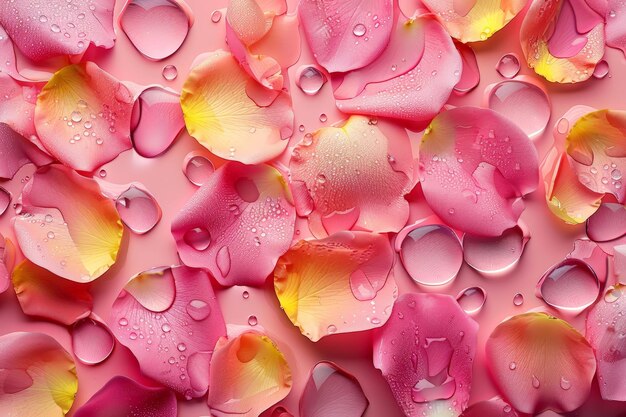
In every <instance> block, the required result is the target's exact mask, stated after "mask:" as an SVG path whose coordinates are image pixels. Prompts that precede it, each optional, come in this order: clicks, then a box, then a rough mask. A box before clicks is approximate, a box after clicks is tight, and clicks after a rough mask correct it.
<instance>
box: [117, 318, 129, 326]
mask: <svg viewBox="0 0 626 417" xmlns="http://www.w3.org/2000/svg"><path fill="white" fill-rule="evenodd" d="M118 324H119V325H120V326H122V327H125V326H128V320H126V319H125V318H124V317H122V318H121V319H119V321H118Z"/></svg>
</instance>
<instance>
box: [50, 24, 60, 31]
mask: <svg viewBox="0 0 626 417" xmlns="http://www.w3.org/2000/svg"><path fill="white" fill-rule="evenodd" d="M50 30H51V31H52V32H54V33H59V32H61V28H60V27H59V25H57V24H56V23H55V24H52V25H50Z"/></svg>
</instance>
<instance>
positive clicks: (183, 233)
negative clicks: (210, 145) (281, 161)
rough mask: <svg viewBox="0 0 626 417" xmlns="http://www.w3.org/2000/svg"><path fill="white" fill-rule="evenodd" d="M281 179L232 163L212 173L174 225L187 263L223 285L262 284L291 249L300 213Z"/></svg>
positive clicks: (262, 168)
mask: <svg viewBox="0 0 626 417" xmlns="http://www.w3.org/2000/svg"><path fill="white" fill-rule="evenodd" d="M290 200H291V197H290V195H289V191H288V190H287V188H286V184H285V182H284V179H283V177H282V175H281V174H280V173H279V172H278V171H277V170H276V169H274V168H272V167H270V166H268V165H256V166H252V165H243V164H240V163H238V162H231V163H227V164H226V165H223V166H222V167H221V168H220V169H218V170H217V171H215V173H214V174H213V175H211V176H210V177H209V178H208V179H207V181H206V182H205V183H204V185H203V186H202V187H201V188H200V189H199V190H198V191H197V192H196V194H194V196H193V197H192V198H191V199H190V200H189V201H188V202H187V204H186V205H185V206H184V207H183V209H182V210H181V211H180V212H179V213H178V215H177V216H176V217H175V218H174V220H173V222H172V234H173V235H174V238H175V239H176V245H177V248H178V253H179V255H180V258H181V260H182V261H183V263H185V264H186V265H189V266H193V267H202V268H207V269H209V271H210V272H211V274H212V275H213V276H214V277H215V278H216V279H217V280H218V282H220V283H221V284H222V285H260V284H262V283H263V282H264V281H265V279H266V278H267V276H268V275H269V274H270V273H271V272H272V270H273V269H274V266H275V265H276V261H277V260H278V258H279V257H280V256H281V255H282V254H283V253H285V252H286V251H287V249H289V245H290V244H291V240H292V237H293V232H294V224H295V218H296V210H295V208H294V207H293V205H292V204H291V202H290Z"/></svg>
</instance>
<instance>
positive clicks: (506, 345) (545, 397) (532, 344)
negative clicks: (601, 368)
mask: <svg viewBox="0 0 626 417" xmlns="http://www.w3.org/2000/svg"><path fill="white" fill-rule="evenodd" d="M486 354H487V363H488V366H489V370H490V371H491V375H492V376H493V379H494V382H495V384H496V387H497V388H498V389H499V391H500V392H501V393H502V394H503V395H504V397H505V398H506V399H507V400H508V401H509V403H510V404H511V405H512V406H513V407H514V408H515V409H516V410H517V411H519V412H522V413H529V414H535V413H539V412H541V411H544V410H546V409H552V410H555V411H558V412H564V411H565V412H567V411H572V410H575V409H576V408H578V407H580V406H581V405H582V404H583V403H584V402H585V399H586V398H587V396H588V395H589V390H590V389H591V381H592V379H593V375H594V374H595V371H596V361H595V358H594V356H593V349H592V348H591V346H590V345H589V343H588V342H587V341H586V340H585V338H584V337H583V336H582V335H581V334H580V333H578V332H577V331H576V329H574V328H573V327H572V326H570V325H569V324H568V323H567V322H565V321H563V320H560V319H557V318H556V317H552V316H550V315H548V314H545V313H526V314H521V315H518V316H514V317H512V318H510V319H508V320H506V321H504V322H503V323H501V324H500V325H498V327H496V329H495V330H494V331H493V333H491V336H489V339H488V340H487V345H486Z"/></svg>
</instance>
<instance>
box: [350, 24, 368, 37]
mask: <svg viewBox="0 0 626 417" xmlns="http://www.w3.org/2000/svg"><path fill="white" fill-rule="evenodd" d="M365 32H367V28H366V27H365V25H364V24H362V23H357V24H356V25H354V27H353V28H352V33H353V34H354V36H357V37H361V36H363V35H365Z"/></svg>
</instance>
